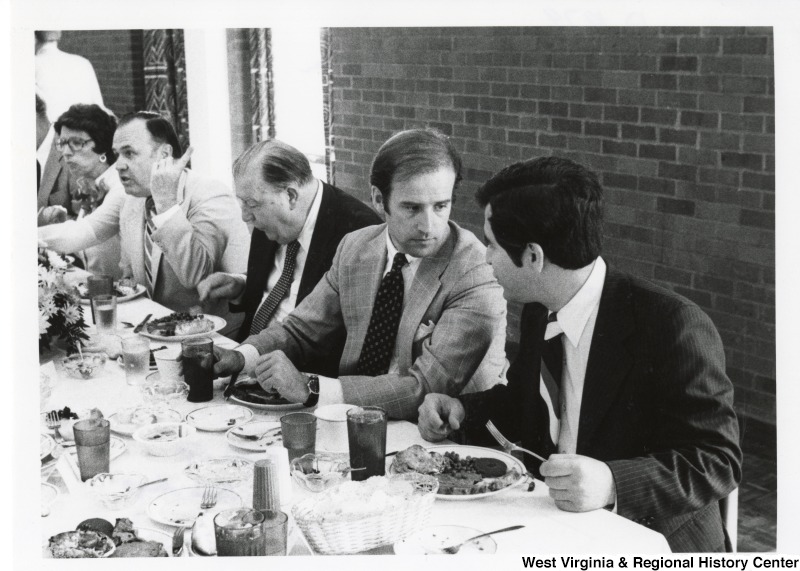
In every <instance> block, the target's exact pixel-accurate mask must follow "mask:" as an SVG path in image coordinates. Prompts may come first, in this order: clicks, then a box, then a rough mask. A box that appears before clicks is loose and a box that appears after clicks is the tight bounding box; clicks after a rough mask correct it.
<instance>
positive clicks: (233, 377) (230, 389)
mask: <svg viewBox="0 0 800 571" xmlns="http://www.w3.org/2000/svg"><path fill="white" fill-rule="evenodd" d="M238 378H239V373H238V372H237V373H234V374H232V375H231V380H230V381H228V386H227V387H225V391H224V392H223V393H222V398H224V399H225V400H228V399H229V398H231V393H233V387H234V385H235V384H236V379H238Z"/></svg>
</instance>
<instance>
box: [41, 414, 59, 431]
mask: <svg viewBox="0 0 800 571" xmlns="http://www.w3.org/2000/svg"><path fill="white" fill-rule="evenodd" d="M44 422H45V424H46V425H47V428H48V429H49V430H52V431H56V430H58V429H59V428H61V419H60V418H58V411H57V410H51V411H50V412H48V413H47V414H46V415H45V417H44Z"/></svg>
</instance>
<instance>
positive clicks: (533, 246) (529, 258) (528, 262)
mask: <svg viewBox="0 0 800 571" xmlns="http://www.w3.org/2000/svg"><path fill="white" fill-rule="evenodd" d="M522 265H523V266H527V267H529V268H531V269H533V270H535V271H536V272H537V273H541V271H542V269H543V268H544V250H542V247H541V246H540V245H539V244H537V243H536V242H530V243H529V244H526V245H525V249H524V250H523V251H522Z"/></svg>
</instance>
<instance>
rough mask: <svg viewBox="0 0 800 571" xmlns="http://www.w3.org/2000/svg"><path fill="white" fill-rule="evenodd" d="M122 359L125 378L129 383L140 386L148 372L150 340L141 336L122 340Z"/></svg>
mask: <svg viewBox="0 0 800 571" xmlns="http://www.w3.org/2000/svg"><path fill="white" fill-rule="evenodd" d="M122 360H123V362H124V364H125V380H126V381H127V383H128V384H129V385H135V386H142V385H144V381H145V378H146V377H147V374H148V373H149V372H150V342H149V341H148V340H147V339H145V338H143V337H138V336H137V337H128V338H127V339H123V340H122Z"/></svg>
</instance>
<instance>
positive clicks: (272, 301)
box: [250, 240, 300, 335]
mask: <svg viewBox="0 0 800 571" xmlns="http://www.w3.org/2000/svg"><path fill="white" fill-rule="evenodd" d="M299 249H300V242H298V241H297V240H295V241H294V242H290V243H289V244H288V245H287V246H286V259H285V260H284V261H283V271H282V272H281V277H280V278H278V283H276V284H275V287H273V288H272V291H271V292H269V295H268V296H267V299H265V300H264V302H263V303H262V304H261V307H259V308H258V311H256V314H255V316H253V323H252V324H251V325H250V335H255V334H256V333H259V332H260V331H261V330H262V329H264V328H265V327H266V326H267V323H269V321H270V319H272V316H273V315H274V314H275V310H276V309H278V305H280V303H281V300H283V298H284V297H286V293H287V292H288V291H289V286H290V285H292V280H293V279H294V263H295V260H296V259H297V251H298V250H299Z"/></svg>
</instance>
